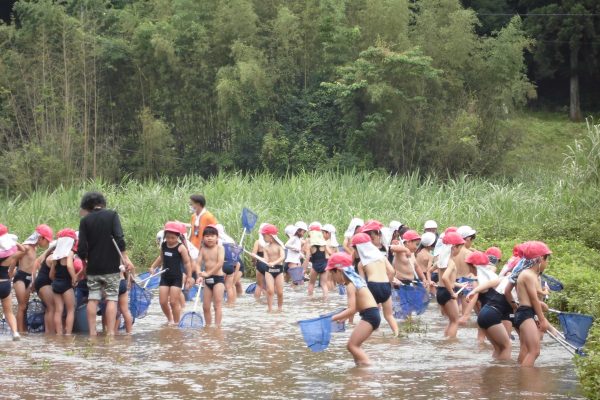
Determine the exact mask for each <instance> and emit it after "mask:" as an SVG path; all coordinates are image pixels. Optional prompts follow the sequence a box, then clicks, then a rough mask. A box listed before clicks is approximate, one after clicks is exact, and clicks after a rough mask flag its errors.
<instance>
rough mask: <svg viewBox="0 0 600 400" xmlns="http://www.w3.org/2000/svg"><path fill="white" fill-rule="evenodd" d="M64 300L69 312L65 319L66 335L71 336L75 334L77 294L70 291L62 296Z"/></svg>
mask: <svg viewBox="0 0 600 400" xmlns="http://www.w3.org/2000/svg"><path fill="white" fill-rule="evenodd" d="M62 300H63V303H64V305H65V309H66V310H67V318H66V319H65V333H66V334H67V335H70V334H71V333H72V332H73V321H75V292H74V291H73V289H69V290H67V291H66V292H64V293H63V294H62Z"/></svg>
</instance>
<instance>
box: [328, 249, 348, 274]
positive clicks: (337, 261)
mask: <svg viewBox="0 0 600 400" xmlns="http://www.w3.org/2000/svg"><path fill="white" fill-rule="evenodd" d="M350 266H352V257H350V254H348V253H334V254H333V255H332V256H331V257H330V258H329V261H327V267H326V268H325V270H326V271H327V270H330V269H336V268H346V267H350Z"/></svg>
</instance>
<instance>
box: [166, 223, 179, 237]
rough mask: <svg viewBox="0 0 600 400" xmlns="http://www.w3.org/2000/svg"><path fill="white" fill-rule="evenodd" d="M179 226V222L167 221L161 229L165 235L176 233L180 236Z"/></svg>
mask: <svg viewBox="0 0 600 400" xmlns="http://www.w3.org/2000/svg"><path fill="white" fill-rule="evenodd" d="M181 226H182V224H181V223H179V222H174V221H169V222H167V223H166V224H165V227H164V228H163V229H164V231H165V233H166V232H171V233H176V234H177V235H180V234H181V233H182V232H181Z"/></svg>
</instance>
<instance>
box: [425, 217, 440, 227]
mask: <svg viewBox="0 0 600 400" xmlns="http://www.w3.org/2000/svg"><path fill="white" fill-rule="evenodd" d="M437 227H438V225H437V222H435V221H434V220H432V219H430V220H429V221H425V226H424V229H437Z"/></svg>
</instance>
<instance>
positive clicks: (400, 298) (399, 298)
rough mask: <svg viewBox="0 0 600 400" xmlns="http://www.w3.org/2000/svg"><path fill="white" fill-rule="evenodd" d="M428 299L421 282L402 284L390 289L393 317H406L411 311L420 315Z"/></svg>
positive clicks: (425, 307) (427, 303)
mask: <svg viewBox="0 0 600 400" xmlns="http://www.w3.org/2000/svg"><path fill="white" fill-rule="evenodd" d="M429 300H430V298H429V294H428V293H427V290H426V289H425V288H424V287H423V286H422V285H421V284H415V285H402V286H400V287H399V288H398V289H394V290H392V307H393V310H394V317H395V318H397V319H406V318H407V317H408V316H409V315H411V314H413V313H415V314H417V315H421V314H423V313H424V312H425V310H426V309H427V306H428V305H429Z"/></svg>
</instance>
